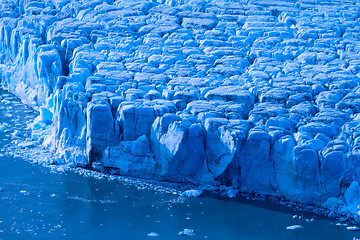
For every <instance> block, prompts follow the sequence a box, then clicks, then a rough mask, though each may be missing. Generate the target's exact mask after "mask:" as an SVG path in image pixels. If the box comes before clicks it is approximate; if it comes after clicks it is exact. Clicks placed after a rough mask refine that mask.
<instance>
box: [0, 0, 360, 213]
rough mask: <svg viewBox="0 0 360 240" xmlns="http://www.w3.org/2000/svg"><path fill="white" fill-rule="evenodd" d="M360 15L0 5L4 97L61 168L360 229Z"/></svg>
mask: <svg viewBox="0 0 360 240" xmlns="http://www.w3.org/2000/svg"><path fill="white" fill-rule="evenodd" d="M359 17H360V3H359V2H358V1H356V0H348V1H335V2H334V1H331V2H330V1H318V0H310V1H287V0H280V1H275V2H271V3H269V2H268V1H264V0H259V1H245V0H240V1H231V0H230V1H225V0H182V1H177V0H136V1H133V0H89V1H81V0H34V1H32V0H17V1H15V0H1V1H0V76H1V86H2V87H3V88H4V89H6V90H8V91H10V92H12V93H15V94H16V95H17V96H19V97H20V98H21V99H22V101H23V102H25V103H27V104H29V105H31V106H32V107H34V108H35V109H38V110H39V117H38V118H37V119H36V121H35V122H34V123H33V124H32V126H31V129H32V131H33V134H32V135H33V138H34V139H35V140H37V141H39V142H40V143H41V144H43V146H44V147H46V148H47V149H49V150H50V151H52V152H53V153H54V154H55V156H56V158H57V159H58V160H57V161H56V162H57V163H58V164H73V165H76V166H79V167H85V168H90V169H94V170H97V171H101V172H105V173H107V172H116V173H118V174H123V175H127V176H136V177H141V178H151V179H158V180H165V181H175V182H187V183H194V184H197V185H199V186H209V185H210V186H219V185H221V186H228V187H232V188H234V189H236V190H235V192H236V191H238V190H239V191H240V192H244V193H253V194H262V195H268V196H275V197H280V198H283V199H286V200H290V201H294V202H299V203H304V204H314V205H316V206H320V207H323V208H325V209H327V210H328V211H329V212H332V213H335V214H342V215H347V216H349V217H352V218H356V219H360V217H359V215H360V208H359V205H360V203H359V201H358V199H359V198H360V195H359V194H360V187H359V183H358V182H359V181H360V134H359V133H360V100H359V99H360V95H359V94H360V61H359V57H360V43H359V39H360V28H359ZM1 129H5V126H2V127H1ZM358 130H359V131H358ZM19 134H20V133H19ZM19 134H15V135H14V137H16V136H17V135H19ZM199 191H200V190H199ZM189 195H194V194H193V193H189ZM233 195H234V194H231V196H233ZM235 195H236V194H235Z"/></svg>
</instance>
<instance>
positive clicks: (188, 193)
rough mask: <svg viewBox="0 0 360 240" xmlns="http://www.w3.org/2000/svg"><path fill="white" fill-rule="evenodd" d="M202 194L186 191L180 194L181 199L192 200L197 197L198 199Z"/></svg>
mask: <svg viewBox="0 0 360 240" xmlns="http://www.w3.org/2000/svg"><path fill="white" fill-rule="evenodd" d="M202 193H203V191H202V190H194V189H192V190H187V191H185V192H182V193H181V194H180V196H181V197H194V198H197V197H200V196H201V194H202Z"/></svg>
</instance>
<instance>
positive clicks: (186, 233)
mask: <svg viewBox="0 0 360 240" xmlns="http://www.w3.org/2000/svg"><path fill="white" fill-rule="evenodd" d="M178 235H180V236H194V235H195V232H194V230H193V229H188V228H185V229H184V230H183V231H181V232H179V233H178Z"/></svg>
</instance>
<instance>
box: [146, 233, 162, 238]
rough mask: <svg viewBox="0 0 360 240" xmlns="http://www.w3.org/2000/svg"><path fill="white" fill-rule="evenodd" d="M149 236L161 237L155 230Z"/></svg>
mask: <svg viewBox="0 0 360 240" xmlns="http://www.w3.org/2000/svg"><path fill="white" fill-rule="evenodd" d="M148 236H149V237H159V236H160V235H159V234H157V233H154V232H151V233H149V234H148Z"/></svg>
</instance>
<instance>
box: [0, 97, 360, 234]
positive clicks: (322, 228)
mask: <svg viewBox="0 0 360 240" xmlns="http://www.w3.org/2000/svg"><path fill="white" fill-rule="evenodd" d="M0 100H1V102H0V124H4V123H7V124H8V130H6V129H5V128H4V127H2V128H1V127H0V129H1V131H0V156H1V157H0V239H3V240H11V239H103V240H105V239H129V240H137V239H164V240H171V239H214V240H222V239H224V240H225V239H226V240H232V239H234V240H235V239H240V240H241V239H244V240H247V239H277V240H281V239H294V240H296V239H304V240H305V239H306V240H310V239H317V240H318V239H321V240H324V239H336V240H339V239H340V240H342V239H349V240H352V239H353V238H354V237H356V238H360V233H358V232H353V231H348V230H346V226H338V225H336V223H338V222H337V221H336V220H330V219H327V218H321V217H316V216H315V220H313V221H311V220H309V219H310V218H312V217H314V216H313V215H312V214H305V216H304V217H303V218H301V219H299V218H293V216H294V215H295V214H298V215H301V213H295V212H292V211H290V210H289V209H284V208H280V207H274V206H269V205H266V204H265V203H260V204H259V203H258V204H249V203H245V202H239V201H228V200H219V199H214V198H210V197H209V198H206V197H204V198H186V199H180V198H179V196H178V195H177V194H173V193H171V189H170V190H169V191H164V190H162V191H160V190H158V189H156V187H155V188H154V187H153V188H152V187H150V188H148V187H146V188H145V189H141V188H143V186H144V185H143V184H141V182H138V183H134V184H133V183H129V182H128V181H125V180H108V179H105V178H103V179H97V178H93V177H85V176H83V175H79V174H76V173H74V172H71V171H70V172H67V173H59V172H54V171H52V170H51V168H48V167H44V166H40V165H37V164H33V163H30V162H28V161H26V159H23V158H22V157H14V156H13V155H11V154H10V155H9V154H5V149H7V148H4V146H5V145H7V144H9V143H10V142H11V141H13V140H14V139H13V138H12V137H11V133H13V131H14V130H15V129H18V130H19V131H20V132H21V134H18V135H24V136H25V137H26V136H27V135H28V134H29V133H28V132H27V131H26V130H25V127H26V123H28V122H29V121H30V120H31V119H32V118H34V116H35V114H36V113H35V112H34V111H32V110H31V109H30V108H28V107H26V106H24V105H23V104H21V103H19V101H18V100H17V99H16V98H14V97H13V96H12V95H9V94H7V93H6V92H4V91H0ZM15 140H16V139H15ZM39 156H40V155H39ZM139 188H140V189H139ZM160 189H164V188H160ZM165 190H166V189H165ZM260 205H261V206H260ZM295 224H299V225H302V227H303V228H302V229H298V230H293V231H289V230H286V227H287V226H290V225H295ZM184 229H192V230H193V231H194V235H193V236H180V235H178V233H179V232H181V231H183V230H184ZM152 232H153V233H156V234H158V236H157V237H151V236H148V234H149V233H152Z"/></svg>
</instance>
